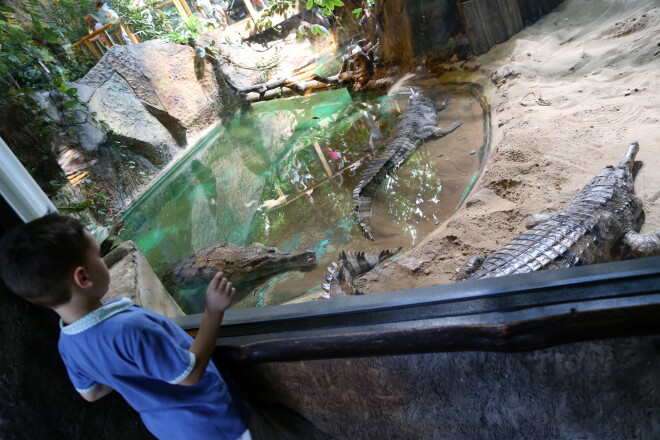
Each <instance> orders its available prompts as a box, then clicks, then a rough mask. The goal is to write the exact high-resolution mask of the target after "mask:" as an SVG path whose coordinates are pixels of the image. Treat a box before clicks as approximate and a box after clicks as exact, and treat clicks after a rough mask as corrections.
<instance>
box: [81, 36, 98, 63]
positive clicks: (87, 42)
mask: <svg viewBox="0 0 660 440" xmlns="http://www.w3.org/2000/svg"><path fill="white" fill-rule="evenodd" d="M85 45H86V46H87V48H88V49H89V51H90V52H92V55H94V58H96V61H98V60H100V59H101V56H100V55H99V54H98V52H96V49H95V48H94V46H93V45H92V43H90V42H89V40H85Z"/></svg>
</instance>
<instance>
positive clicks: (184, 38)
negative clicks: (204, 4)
mask: <svg viewBox="0 0 660 440" xmlns="http://www.w3.org/2000/svg"><path fill="white" fill-rule="evenodd" d="M208 26H210V23H209V21H208V20H206V19H204V18H201V17H200V16H199V15H198V14H193V15H191V16H189V17H186V18H184V19H183V20H182V21H181V23H180V24H179V25H178V26H177V27H176V29H175V30H174V31H171V32H169V33H168V34H167V35H165V36H164V37H163V40H165V41H169V42H170V43H180V44H192V43H196V42H197V40H198V39H199V36H200V35H201V33H202V30H203V29H204V28H205V27H208Z"/></svg>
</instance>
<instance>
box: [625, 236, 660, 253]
mask: <svg viewBox="0 0 660 440" xmlns="http://www.w3.org/2000/svg"><path fill="white" fill-rule="evenodd" d="M623 242H624V243H625V245H626V246H628V248H629V250H630V253H631V255H632V256H633V257H635V258H640V257H653V256H655V255H660V231H656V232H653V233H651V234H648V235H644V234H640V233H639V232H635V231H628V232H627V233H626V235H625V236H624V237H623Z"/></svg>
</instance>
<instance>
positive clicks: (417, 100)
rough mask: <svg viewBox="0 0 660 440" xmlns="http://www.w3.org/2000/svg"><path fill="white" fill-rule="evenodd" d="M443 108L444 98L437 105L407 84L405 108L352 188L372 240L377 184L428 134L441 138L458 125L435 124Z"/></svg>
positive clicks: (362, 221) (359, 218)
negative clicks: (444, 125) (372, 216)
mask: <svg viewBox="0 0 660 440" xmlns="http://www.w3.org/2000/svg"><path fill="white" fill-rule="evenodd" d="M446 107H447V101H444V102H443V103H442V104H440V105H437V104H436V103H435V102H433V100H431V99H430V98H428V97H426V96H424V95H423V94H422V93H421V92H420V91H419V89H417V88H416V87H410V98H409V100H408V108H406V111H405V112H404V113H403V114H402V115H401V116H399V118H398V119H397V120H396V122H395V123H394V127H393V128H392V132H391V133H390V137H389V138H388V140H387V143H386V145H385V149H384V150H383V151H382V152H381V153H380V154H379V155H378V157H376V159H374V160H373V161H371V162H370V163H369V164H368V165H367V169H366V170H365V171H364V172H363V173H362V175H361V176H360V180H359V181H358V184H357V186H356V187H355V189H354V190H353V200H355V211H356V212H357V217H358V221H359V223H360V226H361V227H362V229H363V231H364V233H365V235H366V236H367V238H369V239H370V240H373V235H372V232H371V202H372V199H373V196H374V193H375V192H376V189H377V188H378V185H380V183H381V182H382V181H383V180H384V179H385V177H386V176H387V174H389V173H390V172H391V171H392V170H394V169H395V168H396V167H398V166H399V165H401V164H402V163H403V161H404V160H406V158H408V156H410V155H411V154H412V153H413V151H415V150H416V149H417V147H418V146H419V145H420V144H421V142H422V141H423V140H425V139H427V138H429V137H431V136H436V137H442V136H445V135H447V134H449V133H451V132H452V131H454V130H456V129H457V128H458V127H460V126H461V122H454V123H453V124H451V125H450V126H448V127H446V128H441V127H438V126H437V125H438V112H439V111H441V110H444V109H445V108H446Z"/></svg>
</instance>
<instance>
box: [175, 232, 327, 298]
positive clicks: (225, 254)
mask: <svg viewBox="0 0 660 440" xmlns="http://www.w3.org/2000/svg"><path fill="white" fill-rule="evenodd" d="M313 264H316V254H315V253H314V251H311V250H306V251H303V252H294V253H287V252H282V251H280V250H279V249H277V248H274V247H267V246H261V245H254V246H250V247H241V246H237V245H235V244H231V243H224V242H223V243H218V244H214V245H212V246H209V247H206V248H204V249H201V250H199V251H197V252H194V253H192V254H190V255H188V256H186V257H185V258H183V259H181V260H179V261H178V262H176V263H174V264H172V265H171V266H170V272H171V275H172V276H173V278H174V281H175V282H176V284H177V286H178V287H179V288H182V289H187V288H191V287H197V286H200V285H206V284H208V283H209V281H210V280H211V278H213V275H215V273H216V272H218V271H220V270H221V271H222V272H224V274H225V276H226V277H227V279H229V281H231V282H232V283H234V284H240V283H245V282H248V281H253V280H256V279H258V278H261V277H264V276H267V275H271V274H274V273H277V272H282V271H284V270H288V269H292V268H295V267H306V266H311V265H313Z"/></svg>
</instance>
